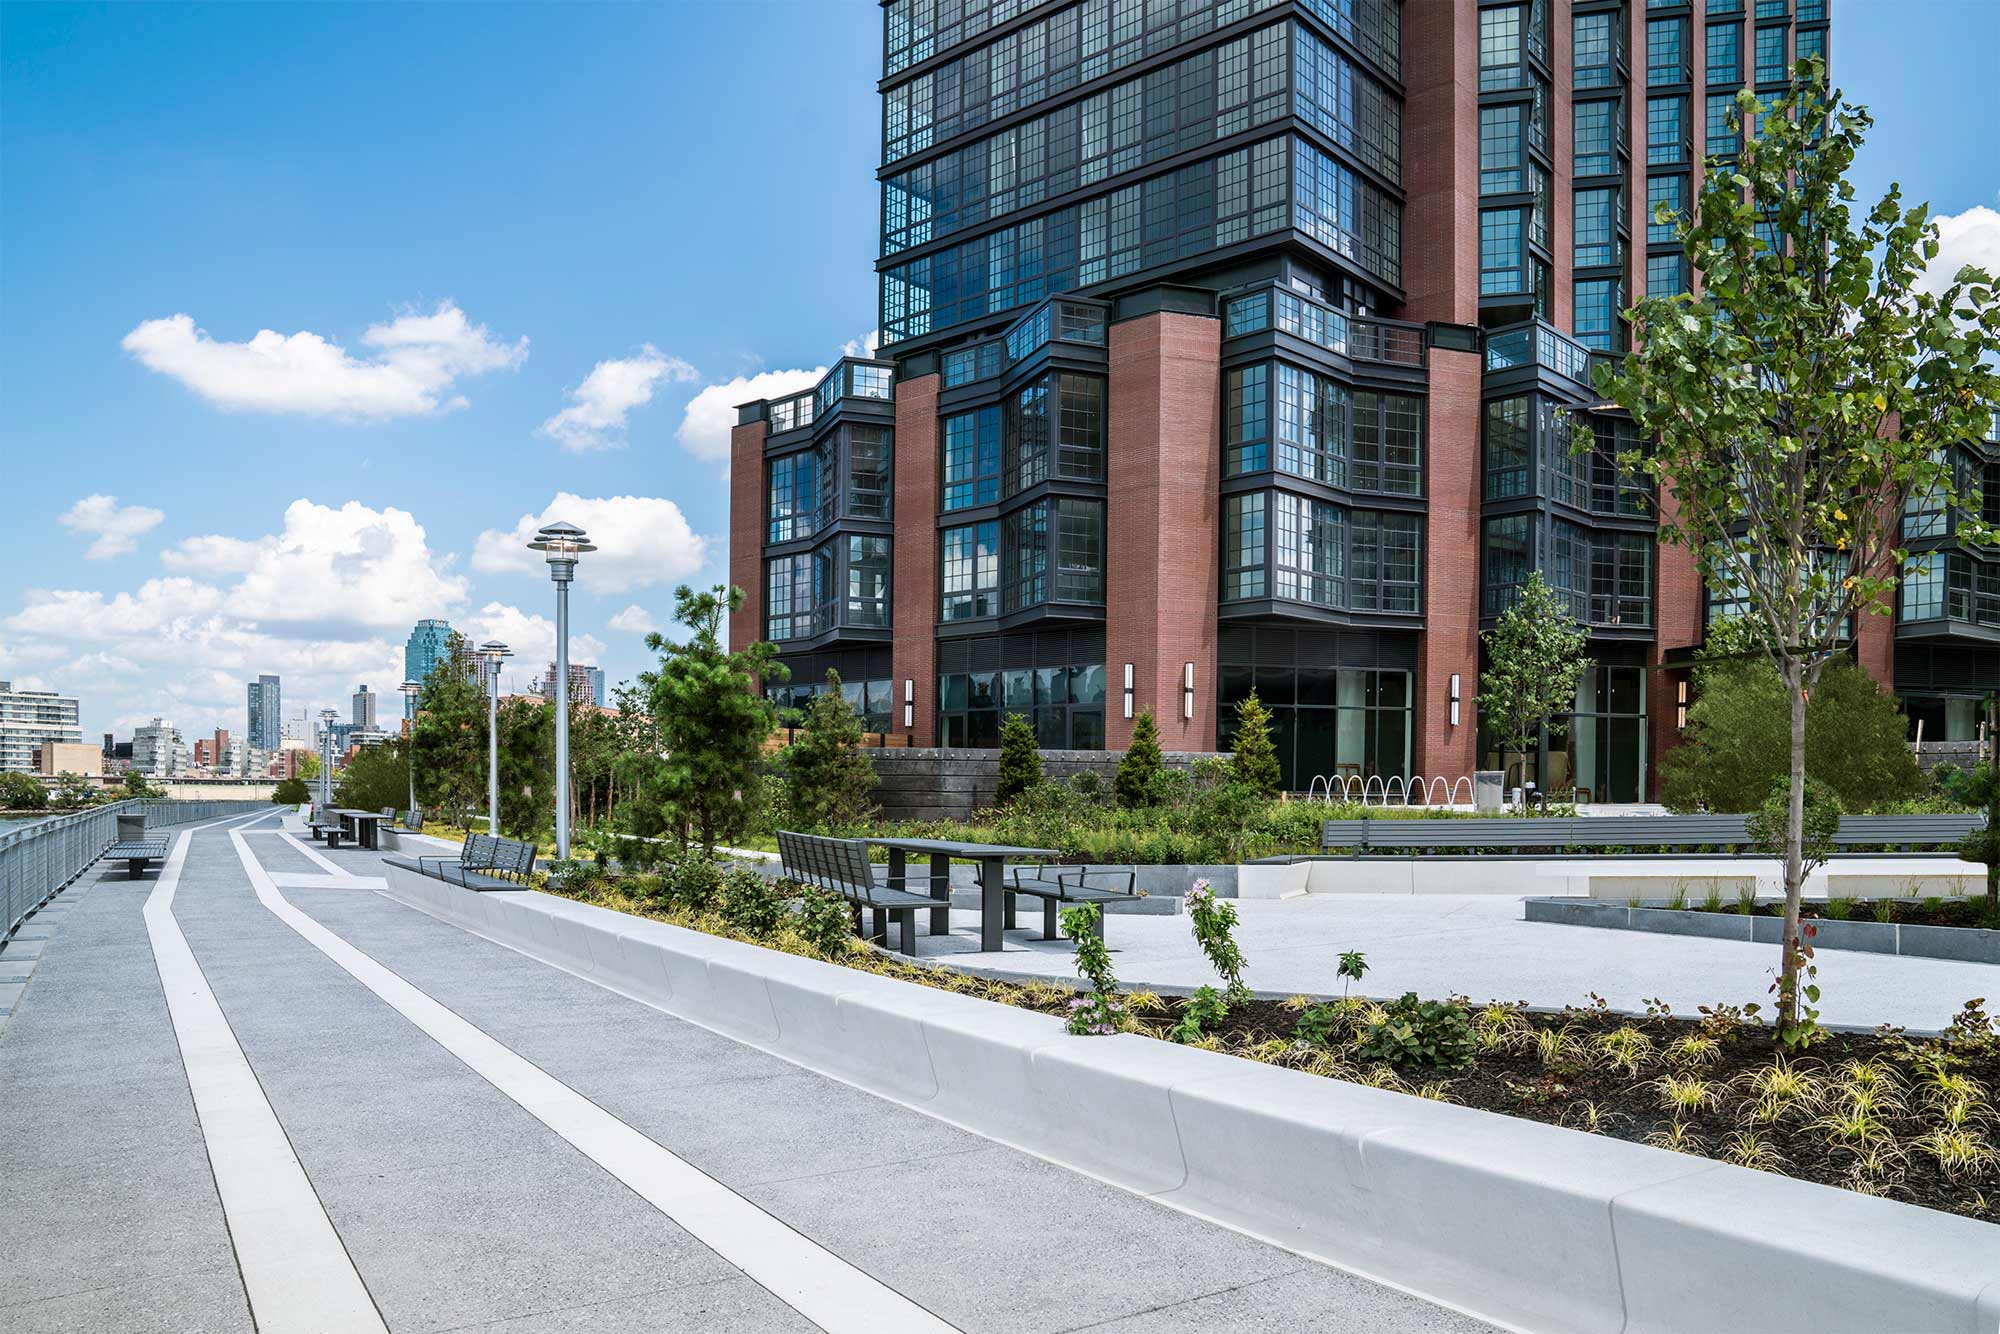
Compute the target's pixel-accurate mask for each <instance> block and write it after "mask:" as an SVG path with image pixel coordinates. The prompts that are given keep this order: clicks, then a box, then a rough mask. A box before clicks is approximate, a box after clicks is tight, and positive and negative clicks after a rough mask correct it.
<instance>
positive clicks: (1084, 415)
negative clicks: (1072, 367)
mask: <svg viewBox="0 0 2000 1334" xmlns="http://www.w3.org/2000/svg"><path fill="white" fill-rule="evenodd" d="M1056 476H1058V477H1066V478H1069V479H1070V480H1072V481H1080V482H1101V481H1103V480H1104V381H1102V380H1100V379H1098V378H1097V377H1095V376H1092V375H1061V376H1058V377H1057V379H1056Z"/></svg>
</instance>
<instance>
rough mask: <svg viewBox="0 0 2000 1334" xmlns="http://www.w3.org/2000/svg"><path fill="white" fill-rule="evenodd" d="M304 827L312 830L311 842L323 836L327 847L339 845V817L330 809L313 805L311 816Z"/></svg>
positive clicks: (317, 840)
mask: <svg viewBox="0 0 2000 1334" xmlns="http://www.w3.org/2000/svg"><path fill="white" fill-rule="evenodd" d="M306 828H307V829H308V830H310V831H311V832H312V836H313V842H315V843H317V842H319V841H320V840H321V839H322V838H324V839H325V840H326V845H327V846H328V847H329V848H337V847H339V846H340V835H341V828H340V817H339V816H338V815H335V814H334V813H333V812H332V811H331V810H322V809H320V808H319V807H317V806H315V807H313V813H312V816H311V818H309V819H308V820H307V821H306Z"/></svg>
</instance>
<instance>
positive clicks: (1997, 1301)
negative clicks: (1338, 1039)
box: [384, 865, 2000, 1334]
mask: <svg viewBox="0 0 2000 1334" xmlns="http://www.w3.org/2000/svg"><path fill="white" fill-rule="evenodd" d="M384 870H385V872H386V877H387V886H388V887H387V889H386V891H385V893H387V895H388V896H389V897H391V898H394V899H396V900H398V901H399V902H402V903H405V904H407V905H409V906H411V907H414V908H417V909H419V910H421V911H424V912H427V913H429V914H431V915H433V916H435V917H439V918H441V919H443V920H445V921H447V922H451V923H454V924H456V925H459V926H463V927H465V928H467V929H469V930H472V931H474V932H476V933H478V934H480V935H484V936H486V937H487V938H489V939H491V940H494V941H496V942H498V943H500V944H503V945H507V946H510V947H512V948H514V949H517V950H519V951H521V952H522V953H525V954H528V955H531V956H533V957H535V958H539V959H542V960H544V961H545V962H548V963H552V964H555V965H556V966H558V967H561V968H565V969H568V970H569V971H572V972H575V973H577V974H578V975H580V976H582V977H584V978H587V979H589V980H591V981H594V982H597V983H599V984H600V985H603V986H605V987H608V988H610V989H611V990H614V991H618V992H621V993H623V994H625V995H628V996H631V997H633V998H635V999H638V1000H640V1001H643V1002H645V1003H647V1004H650V1005H654V1006H656V1007H658V1008H660V1009H663V1010H666V1011H668V1012H669V1013H672V1014H675V1015H678V1016H680V1017H682V1018H685V1019H688V1020H690V1021H693V1022H695V1023H699V1024H701V1025H702V1026H704V1027H707V1028H711V1029H714V1030H715V1031H717V1032H720V1033H723V1034H725V1035H727V1036H730V1037H735V1038H739V1039H741V1040H742V1041H745V1042H748V1043H751V1044H753V1045H755V1046H758V1047H760V1048H763V1049H764V1050H767V1051H771V1052H773V1053H775V1054H777V1055H780V1056H784V1057H785V1058H787V1059H789V1060H791V1061H794V1062H796V1063H797V1064H800V1065H803V1066H805V1067H807V1068H809V1069H813V1070H817V1071H820V1072H821V1073H824V1074H828V1075H831V1076H833V1077H835V1078H838V1079H841V1080H844V1081H846V1082H848V1083H851V1084H854V1085H856V1086H857V1087H860V1088H862V1089H865V1090H868V1091H870V1092H873V1093H876V1094H879V1095H880V1096H883V1097H886V1098H890V1099H892V1100H894V1101H896V1102H899V1103H902V1104H904V1105H906V1106H909V1107H912V1108H915V1109H916V1110H919V1111H923V1112H927V1113H929V1114H931V1115H933V1116H937V1117H940V1118H942V1119H944V1120H946V1121H949V1122H952V1123H953V1124H956V1125H959V1126H962V1127H964V1128H966V1129H968V1130H972V1131H974V1132H976V1133H979V1134H982V1135H985V1136H987V1137H989V1138H992V1139H996V1140H999V1141H1001V1142H1002V1143H1006V1144H1009V1145H1012V1146H1015V1147H1017V1148H1020V1149H1023V1150H1025V1151H1027V1152H1030V1153H1034V1154H1036V1155H1038V1156H1040V1157H1043V1158H1047V1159H1049V1160H1051V1161H1053V1162H1056V1163H1060V1164H1062V1165H1064V1166H1067V1167H1071V1168H1074V1169H1076V1170H1079V1171H1082V1172H1086V1173H1089V1174H1091V1175H1093V1176H1096V1177H1099V1178H1101V1179H1103V1180H1106V1181H1109V1182H1111V1183H1113V1184H1115V1185H1118V1186H1122V1187H1124V1188H1126V1189H1128V1190H1131V1191H1134V1192H1136V1193H1139V1194H1142V1195H1146V1196H1149V1197H1151V1198H1153V1199H1155V1200H1158V1201H1159V1202H1161V1203H1164V1204H1167V1205H1170V1206H1173V1207H1175V1208H1178V1209H1182V1210H1184V1211H1186V1212H1189V1213H1192V1214H1195V1215H1197V1216H1199V1217H1203V1218H1206V1219H1209V1220H1211V1221H1214V1222H1218V1223H1221V1224H1223V1225H1225V1226H1229V1227H1232V1228H1235V1229H1237V1230H1239V1231H1242V1232H1246V1233H1248V1234H1250V1235H1252V1236H1255V1237H1258V1238H1260V1239H1262V1240H1265V1241H1269V1242H1271V1243H1274V1244H1276V1245H1278V1246H1281V1247H1284V1248H1285V1249H1287V1250H1291V1251H1294V1252H1296V1253H1299V1254H1301V1255H1305V1256H1308V1257H1310V1258H1313V1259H1316V1260H1320V1261H1323V1262H1325V1263H1328V1264H1332V1265H1335V1266H1337V1267H1339V1268H1342V1269H1346V1270H1350V1271H1352V1272H1354V1273H1357V1274H1359V1275H1361V1276H1363V1277H1366V1278H1370V1279H1374V1280H1377V1281H1380V1282H1384V1283H1388V1284H1391V1285H1393V1286H1395V1287H1398V1288H1401V1289H1403V1290H1405V1291H1408V1292H1412V1293H1415V1294H1417V1295H1419V1296H1423V1297H1426V1298H1428V1299H1430V1300H1432V1301H1435V1302H1439V1303H1442V1304H1444V1305H1447V1306H1451V1307H1455V1308H1457V1309H1460V1310H1463V1311H1467V1312H1470V1313H1472V1314H1475V1315H1478V1316H1480V1317H1483V1318H1485V1319H1488V1320H1492V1321H1495V1322H1498V1323H1500V1324H1503V1325H1507V1326H1510V1327H1513V1328H1517V1329H1525V1330H1534V1331H1536V1334H1598V1332H1599V1331H1605V1330H1623V1331H1630V1332H1631V1334H1644V1332H1651V1331H1658V1332H1659V1334H1666V1332H1667V1331H1685V1330H1692V1329H1699V1330H1715V1331H1724V1330H1752V1329H1754V1330H1758V1331H1760V1334H1792V1332H1794V1331H1796V1334H1880V1332H1881V1331H1884V1330H1891V1329H1897V1330H1916V1329H1924V1330H1931V1329H1937V1330H1945V1329H1952V1330H1964V1331H1972V1332H1976V1334H1995V1332H1996V1331H2000V1228H1996V1227H1993V1226H1990V1225H1988V1224H1985V1223H1980V1222H1977V1221H1974V1220H1972V1219H1968V1218H1961V1217H1958V1216H1956V1215H1953V1214H1945V1213H1939V1212H1935V1211H1932V1210H1928V1209H1921V1208H1917V1207H1915V1206H1911V1205H1905V1204H1899V1203H1896V1202H1893V1201H1889V1200H1881V1199H1874V1198H1870V1197H1867V1196H1862V1195H1855V1194H1852V1193H1850V1192H1847V1191H1843V1190H1837V1189H1835V1188H1833V1187H1829V1186H1820V1185H1815V1184H1811V1183H1807V1182H1798V1181H1792V1180H1789V1179H1787V1178H1783V1177H1774V1176H1768V1175H1765V1174H1762V1173H1758V1172H1752V1171H1749V1170H1747V1169H1744V1168H1737V1167H1731V1166H1729V1165H1727V1164H1722V1163H1715V1162H1711V1161H1709V1160H1706V1159H1700V1158H1691V1157H1687V1156H1684V1155H1681V1154H1676V1153H1670V1152H1668V1151H1666V1150H1664V1149H1655V1148H1651V1147H1648V1146H1645V1145H1639V1144H1630V1143H1626V1142H1624V1141H1621V1140H1612V1139H1605V1138H1602V1137H1600V1136H1594V1135H1588V1134H1585V1133H1583V1132H1581V1131H1573V1130H1566V1129H1563V1128H1561V1127H1557V1126H1549V1125H1544V1124H1541V1123H1539V1122H1533V1121H1524V1120H1517V1119H1515V1118H1513V1117H1508V1116H1503V1115H1500V1114H1497V1113H1491V1112H1482V1111H1476V1110H1473V1109H1471V1108H1467V1107H1457V1106H1452V1105H1449V1104H1443V1103H1433V1102H1427V1101H1424V1100H1422V1099H1417V1098H1411V1097H1408V1096H1406V1095H1402V1094H1397V1093H1389V1092H1385V1091H1383V1090H1379V1089H1370V1088H1365V1087H1362V1086H1360V1085H1356V1084H1345V1083H1341V1082H1339V1081H1336V1080H1329V1079H1323V1078H1320V1077H1318V1076H1314V1075H1308V1074H1304V1073H1302V1072H1299V1071H1295V1070H1286V1069H1281V1068H1279V1067H1276V1066H1267V1065H1261V1064H1257V1063H1254V1062H1250V1061H1245V1060H1243V1059H1241V1058H1238V1057H1233V1056H1227V1055H1223V1054H1221V1053H1218V1052H1207V1051H1201V1050H1199V1049H1195V1048H1188V1047H1178V1046H1173V1045H1171V1044H1168V1043H1161V1042H1154V1041H1151V1040H1149V1039H1146V1038H1140V1037H1137V1036H1133V1035H1130V1034H1120V1035H1119V1036H1117V1037H1110V1038H1078V1037H1071V1036H1069V1035H1067V1034H1066V1033H1064V1032H1063V1028H1062V1023H1061V1021H1060V1020H1058V1019H1055V1018H1053V1017H1051V1016H1048V1015H1042V1014H1034V1013H1030V1012H1027V1011H1023V1010H1017V1009H1014V1008H1012V1007H1009V1006H1005V1005H1001V1004H998V1003H997V1002H992V1001H984V1000H978V999H975V998H973V997H970V996H961V995H956V994H953V993H950V992H944V991H933V990H931V989H929V988H924V987H919V986H916V985H914V984H911V983H907V982H901V981H897V980H895V979H892V978H886V977H879V976H876V975H874V974H869V973H862V972H858V971H856V970H854V969H850V968H843V967H841V966H840V965H837V964H831V963H826V962H823V961H821V960H817V959H806V958H799V957H796V956H793V955H788V954H782V953H778V952H776V951H773V950H767V949H763V948H760V947H758V946H755V945H746V944H744V943H742V942H740V941H733V940H724V939H721V938H719V937H713V936H706V935H702V934H700V933H698V932H693V931H688V930H684V929H682V928H680V927H675V926H671V925H668V924H667V923H664V922H657V921H652V920H649V919H645V918H635V917H628V916H625V915H623V914H621V913H615V912H612V911H610V910H609V909H605V908H598V907H595V906H593V905H590V904H584V903H577V902H574V901H571V900H567V899H560V898H555V897H552V896H549V895H546V894H540V893H536V892H533V891H504V892H493V893H484V894H482V893H475V892H473V891H469V890H465V889H460V888H459V887H457V886H454V885H448V884H446V883H444V882H443V881H439V880H433V879H430V878H428V877H424V876H420V875H418V874H416V873H415V872H412V871H408V870H405V869H403V868H401V867H398V866H394V865H390V866H386V867H385V868H384Z"/></svg>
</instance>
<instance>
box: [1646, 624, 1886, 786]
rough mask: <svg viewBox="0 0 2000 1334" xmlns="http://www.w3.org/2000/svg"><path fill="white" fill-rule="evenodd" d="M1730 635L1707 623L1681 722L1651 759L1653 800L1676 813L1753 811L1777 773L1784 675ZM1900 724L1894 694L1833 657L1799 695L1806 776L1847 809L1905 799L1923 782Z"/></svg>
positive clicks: (1782, 752)
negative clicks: (1656, 793)
mask: <svg viewBox="0 0 2000 1334" xmlns="http://www.w3.org/2000/svg"><path fill="white" fill-rule="evenodd" d="M1718 631H1720V632H1721V634H1720V635H1718ZM1732 638H1733V635H1732V632H1731V631H1730V630H1729V628H1728V627H1726V626H1724V625H1721V624H1718V625H1717V626H1715V627H1712V628H1711V630H1710V632H1709V643H1708V646H1707V647H1706V648H1705V649H1704V650H1703V657H1702V658H1701V659H1699V660H1698V661H1697V662H1696V664H1695V669H1694V702H1693V703H1691V704H1690V705H1688V715H1687V729H1686V730H1685V731H1684V732H1682V733H1681V740H1680V743H1679V744H1678V745H1676V746H1675V747H1674V748H1673V749H1672V750H1670V751H1668V752H1667V754H1666V757H1665V758H1664V759H1662V760H1661V761H1660V800H1661V801H1662V802H1663V803H1665V804H1666V805H1667V806H1668V807H1670V808H1672V809H1674V810H1677V811H1688V810H1695V809H1697V808H1703V809H1707V810H1711V811H1754V810H1756V809H1757V808H1758V807H1760V806H1761V805H1762V804H1763V802H1764V799H1765V797H1766V796H1768V795H1769V794H1770V791H1771V785H1772V784H1773V783H1775V782H1777V781H1778V780H1779V779H1781V778H1783V777H1784V776H1785V774H1786V772H1787V770H1786V763H1785V757H1786V754H1787V752H1788V749H1789V739H1790V729H1791V711H1790V706H1789V703H1788V702H1787V700H1786V697H1785V682H1784V678H1782V677H1781V676H1779V675H1778V673H1777V671H1776V669H1774V668H1773V667H1772V666H1771V664H1770V663H1769V662H1768V661H1766V660H1765V658H1764V655H1763V654H1762V653H1757V654H1756V655H1755V656H1747V655H1740V654H1738V653H1736V652H1733V651H1732V650H1731V649H1730V648H1729V644H1730V643H1731V641H1732ZM1718 639H1720V641H1721V642H1720V643H1718ZM1908 726H1909V724H1908V721H1907V720H1906V719H1905V718H1904V717H1903V715H1902V713H1901V711H1900V710H1898V709H1897V707H1896V700H1895V698H1894V696H1892V695H1889V694H1888V693H1887V692H1885V691H1884V690H1883V689H1882V688H1881V687H1880V686H1879V685H1877V684H1876V682H1875V679H1874V678H1873V677H1871V676H1869V675H1868V673H1867V672H1865V671H1863V670H1862V669H1861V668H1860V667H1859V666H1857V665H1856V664H1855V663H1854V662H1853V661H1851V660H1850V659H1847V658H1844V657H1843V658H1836V659H1835V660H1833V661H1832V662H1830V663H1828V664H1827V665H1826V667H1825V668H1824V669H1823V670H1822V671H1821V673H1820V678H1819V684H1818V685H1816V686H1814V687H1813V690H1812V697H1811V698H1810V699H1809V700H1807V701H1806V776H1807V777H1808V778H1811V779H1815V780H1817V781H1819V782H1822V783H1825V784H1826V785H1827V787H1829V788H1830V789H1832V791H1833V792H1834V794H1835V795H1836V796H1838V797H1839V798H1840V804H1841V806H1842V807H1843V808H1844V809H1846V810H1849V811H1865V810H1867V809H1869V808H1870V807H1872V806H1876V805H1879V804H1880V803H1882V802H1888V801H1900V800H1903V799H1906V798H1909V797H1914V796H1916V795H1917V794H1918V793H1919V792H1921V791H1922V790H1923V781H1924V780H1923V773H1922V771H1921V770H1920V769H1919V768H1918V767H1917V761H1916V758H1915V757H1914V756H1913V755H1911V754H1910V747H1909V742H1908V741H1907V739H1906V732H1907V729H1908Z"/></svg>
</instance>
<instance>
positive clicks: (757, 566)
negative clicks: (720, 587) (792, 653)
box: [729, 421, 770, 649]
mask: <svg viewBox="0 0 2000 1334" xmlns="http://www.w3.org/2000/svg"><path fill="white" fill-rule="evenodd" d="M769 433H770V423H768V422H763V421H754V422H750V423H748V424H746V425H742V426H738V427H736V428H735V429H734V430H732V431H731V432H730V433H729V582H730V583H732V584H734V585H736V586H737V587H738V588H740V589H742V590H743V605H742V606H741V607H739V608H737V609H736V610H735V611H734V612H732V613H730V616H729V647H730V648H732V649H742V648H747V647H749V645H750V644H752V643H753V642H755V641H756V640H758V639H761V638H763V636H764V437H765V436H766V435H768V434H769Z"/></svg>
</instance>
